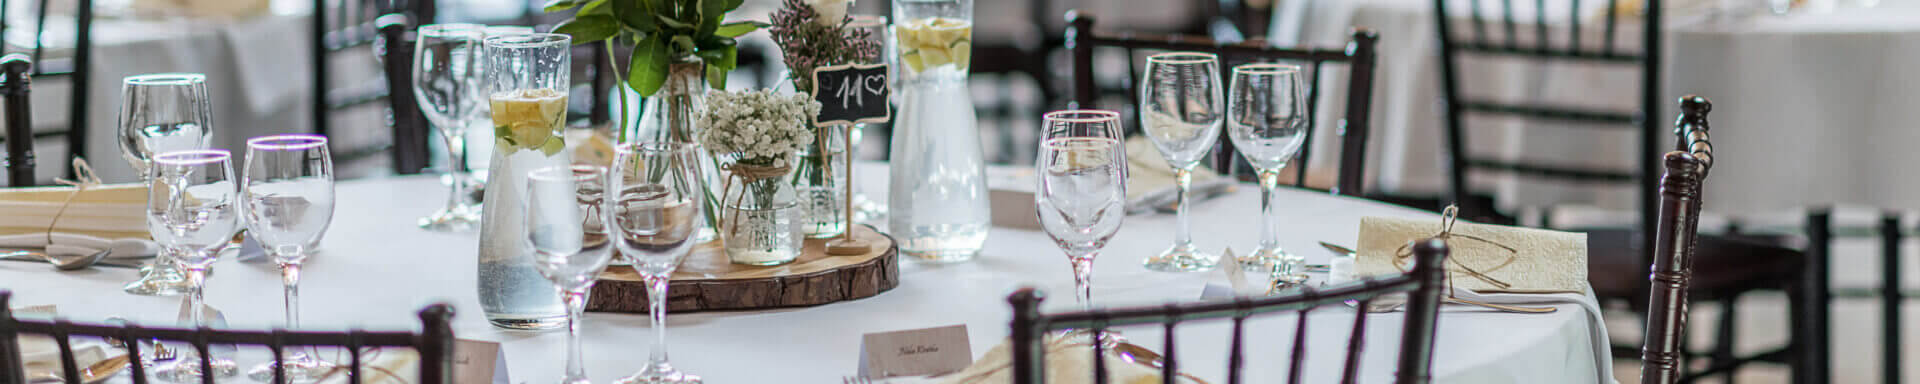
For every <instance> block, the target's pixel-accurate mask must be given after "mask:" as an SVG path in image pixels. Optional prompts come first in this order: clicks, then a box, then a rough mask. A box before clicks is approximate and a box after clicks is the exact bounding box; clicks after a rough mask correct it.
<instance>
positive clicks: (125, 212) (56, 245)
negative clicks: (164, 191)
mask: <svg viewBox="0 0 1920 384" xmlns="http://www.w3.org/2000/svg"><path fill="white" fill-rule="evenodd" d="M73 191H74V187H69V186H49V187H31V188H8V189H0V218H5V219H4V220H0V248H45V249H46V250H47V252H48V253H51V254H55V255H68V254H89V253H93V252H98V251H99V250H102V249H107V248H113V249H114V255H113V256H115V257H132V256H150V255H153V254H154V252H155V251H157V250H158V249H159V248H158V246H155V245H153V241H152V240H151V236H150V235H148V234H147V216H146V209H147V187H146V185H144V184H137V183H128V184H109V185H101V186H96V187H92V188H88V189H87V190H85V191H82V192H80V193H79V194H78V195H77V196H74V197H73V201H72V202H71V203H66V201H67V197H68V196H69V195H73ZM63 204H66V205H67V207H66V211H65V212H62V211H61V210H60V207H61V205H63ZM56 216H58V217H59V219H60V220H59V226H57V227H54V228H53V232H54V233H53V235H52V236H51V240H52V243H51V244H49V243H48V240H49V236H48V234H47V228H48V226H49V225H52V224H54V218H55V217H56Z"/></svg>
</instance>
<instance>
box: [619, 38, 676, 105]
mask: <svg viewBox="0 0 1920 384" xmlns="http://www.w3.org/2000/svg"><path fill="white" fill-rule="evenodd" d="M668 60H672V59H670V58H669V57H668V56H667V44H666V43H663V42H661V41H660V39H659V38H658V36H647V37H646V38H643V39H640V42H639V43H635V44H634V46H633V57H632V58H631V60H630V61H628V62H627V67H628V68H627V85H628V86H631V87H633V90H634V91H638V92H640V95H641V96H653V94H654V93H655V92H659V91H660V85H661V84H665V83H666V82H667V65H668V64H669V63H667V61H668Z"/></svg>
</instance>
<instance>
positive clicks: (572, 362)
mask: <svg viewBox="0 0 1920 384" xmlns="http://www.w3.org/2000/svg"><path fill="white" fill-rule="evenodd" d="M560 295H561V298H562V299H565V300H566V302H567V373H566V377H564V378H562V379H561V382H563V383H584V382H586V379H587V367H586V366H585V365H584V364H582V361H581V360H582V359H581V357H580V321H581V320H582V318H583V317H585V316H586V311H587V292H586V290H579V291H566V292H561V293H560Z"/></svg>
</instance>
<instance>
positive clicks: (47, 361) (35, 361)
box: [14, 306, 107, 381]
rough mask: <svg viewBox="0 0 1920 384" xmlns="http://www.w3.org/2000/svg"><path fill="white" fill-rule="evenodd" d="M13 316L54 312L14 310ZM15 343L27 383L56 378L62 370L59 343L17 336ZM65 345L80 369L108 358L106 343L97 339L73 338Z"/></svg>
mask: <svg viewBox="0 0 1920 384" xmlns="http://www.w3.org/2000/svg"><path fill="white" fill-rule="evenodd" d="M14 313H15V315H18V316H20V317H30V318H51V317H53V315H54V309H53V307H52V306H36V307H26V308H15V309H14ZM14 340H15V341H17V342H19V343H20V357H21V360H22V361H24V362H25V366H24V367H22V368H24V369H23V371H24V372H26V374H27V380H29V381H32V380H34V379H36V378H42V377H48V376H49V375H53V377H58V375H59V374H60V371H61V370H62V369H61V367H60V344H59V342H57V341H54V340H53V337H49V336H46V335H20V336H18V337H16V338H14ZM67 342H68V343H69V344H70V345H72V346H73V362H74V364H75V365H77V366H79V367H82V368H85V367H86V366H89V365H93V363H96V362H99V361H100V360H104V359H106V358H107V351H106V344H105V343H104V342H102V341H100V340H99V339H93V338H82V337H75V338H71V339H68V340H67Z"/></svg>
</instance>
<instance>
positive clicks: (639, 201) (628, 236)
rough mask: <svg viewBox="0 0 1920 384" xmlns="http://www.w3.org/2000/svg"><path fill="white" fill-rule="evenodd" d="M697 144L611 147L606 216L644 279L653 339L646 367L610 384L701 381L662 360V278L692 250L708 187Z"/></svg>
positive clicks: (664, 286)
mask: <svg viewBox="0 0 1920 384" xmlns="http://www.w3.org/2000/svg"><path fill="white" fill-rule="evenodd" d="M699 156H700V149H699V147H696V146H694V145H692V144H687V143H677V142H641V143H630V144H623V145H620V146H619V147H618V148H615V149H614V160H613V167H612V168H611V169H610V170H609V171H608V172H609V175H608V176H607V180H608V182H607V191H608V194H607V198H606V199H605V200H606V201H605V204H606V207H605V208H604V210H603V214H605V215H606V219H605V223H606V224H607V225H608V226H609V227H611V228H612V230H611V231H609V233H610V234H612V235H613V238H614V248H615V249H618V250H619V251H620V254H621V255H625V256H626V258H627V262H628V263H630V264H632V265H633V269H634V270H635V271H637V272H639V273H640V276H641V277H642V278H643V279H644V280H646V283H647V302H648V305H649V306H650V307H651V308H650V310H649V311H648V312H649V313H650V314H651V317H652V320H653V331H654V342H653V348H652V352H651V353H650V354H649V355H650V356H649V359H648V360H649V361H648V363H647V366H646V368H643V369H641V370H640V372H637V373H634V374H633V375H632V376H627V377H625V378H622V379H620V380H618V381H615V383H619V384H634V383H699V382H700V377H699V376H694V375H689V374H686V373H682V372H680V371H679V370H676V369H674V368H673V365H672V364H671V363H668V362H667V280H668V277H670V276H672V275H673V270H674V269H676V268H679V266H680V262H681V261H682V260H685V259H686V257H687V254H688V253H690V252H691V251H692V250H693V246H694V244H695V243H696V242H697V241H696V239H695V237H696V235H697V234H698V233H699V228H700V227H702V226H705V225H706V224H705V223H704V222H703V221H704V220H705V219H704V217H705V216H703V215H702V214H701V212H700V207H702V206H705V205H706V201H705V199H706V192H705V191H706V187H705V186H703V185H702V181H703V180H706V179H704V178H703V176H701V175H700V165H699V164H700V163H699V161H700V160H699Z"/></svg>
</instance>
